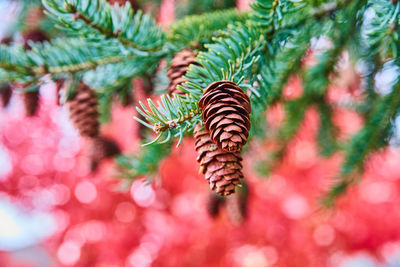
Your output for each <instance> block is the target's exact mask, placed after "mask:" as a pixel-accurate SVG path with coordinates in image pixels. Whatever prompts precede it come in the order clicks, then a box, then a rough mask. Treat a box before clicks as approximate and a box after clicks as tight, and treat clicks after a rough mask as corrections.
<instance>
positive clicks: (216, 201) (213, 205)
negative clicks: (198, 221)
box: [207, 192, 224, 218]
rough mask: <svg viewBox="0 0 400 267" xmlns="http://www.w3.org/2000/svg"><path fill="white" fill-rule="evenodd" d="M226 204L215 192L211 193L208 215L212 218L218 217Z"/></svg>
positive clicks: (208, 202)
mask: <svg viewBox="0 0 400 267" xmlns="http://www.w3.org/2000/svg"><path fill="white" fill-rule="evenodd" d="M223 204H224V199H223V198H221V197H220V196H218V195H217V194H215V193H214V192H210V194H209V195H208V199H207V213H208V214H209V215H210V216H211V217H212V218H215V217H217V215H218V213H219V210H220V209H221V207H222V205H223Z"/></svg>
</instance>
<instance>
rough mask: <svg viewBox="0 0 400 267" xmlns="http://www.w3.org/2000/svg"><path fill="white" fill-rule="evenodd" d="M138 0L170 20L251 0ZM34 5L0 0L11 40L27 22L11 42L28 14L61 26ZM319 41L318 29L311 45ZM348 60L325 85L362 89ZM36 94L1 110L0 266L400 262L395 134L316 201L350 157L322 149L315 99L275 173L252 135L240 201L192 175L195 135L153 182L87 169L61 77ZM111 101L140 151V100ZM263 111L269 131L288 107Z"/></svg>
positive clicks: (125, 134) (347, 94) (344, 97)
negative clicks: (328, 196)
mask: <svg viewBox="0 0 400 267" xmlns="http://www.w3.org/2000/svg"><path fill="white" fill-rule="evenodd" d="M28 2H29V1H28ZM34 2H35V1H32V3H34ZM111 2H121V3H122V2H125V1H116V0H114V1H111ZM130 2H131V3H132V4H133V5H134V6H135V7H139V8H142V9H143V10H145V11H146V12H149V13H152V14H153V16H154V17H156V18H157V21H158V23H159V24H161V25H163V26H164V27H166V28H167V27H168V24H169V23H170V22H171V21H173V20H174V19H179V18H181V17H183V16H185V15H187V14H198V13H202V12H207V11H210V10H215V9H220V8H230V7H237V8H240V9H246V8H248V6H247V3H246V1H245V0H243V1H242V0H240V1H237V2H236V1H229V0H219V1H218V0H207V1H185V0H179V1H176V3H175V1H173V0H162V1H161V0H160V1H130ZM35 8H37V6H36V5H34V4H32V7H29V9H27V6H26V5H22V4H20V3H18V2H17V1H11V0H10V1H6V0H0V36H1V38H2V40H3V42H6V39H7V37H9V34H10V33H12V32H15V29H17V28H18V29H22V30H21V33H18V34H16V35H15V36H14V42H20V43H23V42H24V39H26V36H24V31H25V30H26V28H27V27H28V28H29V27H33V25H34V27H36V28H40V29H41V30H42V31H44V32H50V33H51V31H56V29H54V28H53V24H52V23H51V22H49V21H48V20H46V19H42V14H41V11H40V9H39V10H36V11H35ZM32 10H34V12H33V11H32ZM28 11H29V16H27V15H26V13H27V12H28ZM22 16H23V18H24V20H21V18H22ZM38 18H40V19H38ZM27 19H28V21H29V23H27V22H26V21H27ZM323 45H324V44H323V42H321V41H320V42H319V43H318V44H316V45H315V51H316V52H317V51H318V46H323ZM310 60H312V59H310ZM356 67H357V66H356ZM341 68H342V72H341V73H342V75H340V77H339V78H338V79H337V81H336V82H335V83H334V84H333V85H332V86H331V88H330V97H331V98H332V99H335V100H337V101H339V102H340V103H346V101H348V100H349V99H354V98H356V97H357V88H358V87H359V86H360V85H359V83H360V81H359V79H358V78H357V71H356V69H353V65H352V64H350V63H349V62H348V61H346V57H344V59H343V62H342V65H341ZM394 75H396V72H395V73H393V70H388V71H387V72H385V73H382V75H381V76H382V77H378V78H379V81H378V85H379V84H380V85H381V87H382V88H383V89H382V90H384V88H385V82H386V83H387V82H388V81H390V79H391V77H393V76H394ZM134 83H135V100H134V101H139V100H141V99H143V95H144V93H143V91H144V89H143V81H141V80H138V79H136V80H134ZM300 91H301V82H300V81H299V79H298V78H296V77H293V78H292V79H291V80H290V82H289V84H288V85H287V86H286V88H285V96H286V97H288V98H290V97H295V96H296V94H299V92H300ZM40 96H41V97H40V103H39V111H38V112H36V114H35V115H34V116H31V117H26V116H25V109H24V101H23V99H22V96H21V95H19V94H18V93H14V94H13V96H12V97H11V99H10V102H9V103H8V105H7V108H3V109H1V111H0V266H1V267H2V266H4V267H28V266H37V267H50V266H78V267H79V266H82V267H84V266H95V267H117V266H126V267H130V266H132V267H133V266H134V267H149V266H243V267H265V266H302V267H303V266H341V267H350V266H360V267H361V266H362V267H364V266H366V267H369V266H371V267H375V266H379V267H380V266H392V267H394V266H400V228H399V222H400V195H399V190H400V164H399V163H400V151H399V149H398V148H396V147H395V145H396V143H397V142H396V140H393V146H392V147H389V148H387V149H385V150H383V151H380V152H379V153H375V154H374V155H373V156H372V158H371V159H370V160H369V161H368V163H367V166H366V171H365V174H364V176H363V177H362V179H360V182H359V183H358V184H357V186H353V187H351V188H350V189H349V191H348V192H347V193H346V194H345V195H344V196H342V197H340V198H339V199H338V200H337V203H336V206H335V207H334V208H326V207H324V206H322V205H321V203H320V200H321V197H322V196H323V192H325V191H326V189H327V188H329V186H331V184H332V183H333V181H334V179H335V175H336V174H337V171H338V168H339V166H340V161H341V157H342V156H341V155H340V154H337V155H336V154H335V155H334V156H333V157H331V158H329V159H325V158H321V157H320V156H319V155H318V151H317V145H316V142H315V140H314V136H315V132H316V131H317V129H318V118H317V117H318V116H317V114H316V112H314V111H313V110H309V112H308V113H307V115H306V120H305V121H304V122H303V124H302V126H301V130H300V131H299V133H298V134H297V136H296V138H295V139H294V140H293V141H292V142H291V146H290V148H289V149H288V152H287V154H286V155H285V157H284V158H283V160H282V162H281V163H279V165H278V166H276V168H275V169H274V171H273V172H272V173H268V174H266V173H265V172H264V171H263V166H264V165H265V164H266V162H265V161H264V159H263V155H264V154H265V151H267V150H268V149H269V148H270V147H271V146H273V145H274V144H272V143H270V142H268V141H265V142H264V143H254V144H252V145H251V146H250V147H249V149H248V151H247V156H246V157H245V162H244V174H245V179H246V181H247V184H248V188H247V189H248V192H247V193H245V194H242V195H240V196H239V197H238V198H237V199H236V200H235V201H236V202H232V201H231V202H227V201H225V202H224V201H222V200H221V199H219V198H216V197H215V196H213V195H212V194H211V193H210V192H209V190H208V185H207V183H205V182H204V180H203V179H204V178H202V177H201V176H200V175H198V174H197V169H198V165H197V162H196V152H195V150H194V142H193V140H192V139H190V138H188V139H185V140H184V141H183V145H182V146H180V147H179V148H174V149H173V151H172V153H171V155H170V156H169V157H167V158H166V159H165V160H163V161H162V163H161V166H160V171H159V172H158V174H157V175H156V176H155V177H152V179H153V180H154V182H153V183H151V184H148V183H146V180H147V179H148V178H149V177H143V178H142V179H136V180H134V181H125V180H123V179H120V178H121V177H120V175H119V172H118V170H117V167H116V165H115V163H114V162H113V160H111V159H108V160H103V161H102V162H100V163H99V166H98V168H97V170H96V171H95V172H93V171H91V167H90V165H91V160H92V159H91V154H90V151H89V149H88V144H87V142H86V141H85V140H83V139H82V138H81V137H79V134H78V133H77V132H76V130H74V129H73V127H72V125H71V124H70V122H69V120H68V112H67V110H66V109H65V108H64V107H61V106H59V105H57V99H58V92H57V85H56V84H55V83H53V82H47V83H46V84H45V85H43V86H42V87H41V89H40ZM114 105H115V108H113V110H112V114H111V117H112V119H111V121H110V122H109V123H108V124H106V125H104V126H103V127H102V130H101V131H102V135H103V136H105V137H108V138H111V139H112V140H114V141H115V142H116V143H117V144H118V146H119V147H120V148H121V150H122V151H124V152H125V151H128V152H131V153H135V152H137V151H139V149H140V143H139V142H140V138H139V135H140V129H139V126H138V123H137V122H135V121H134V120H133V116H134V115H135V111H134V109H133V108H132V107H124V106H122V105H121V104H120V103H115V104H114ZM267 114H268V115H267V121H268V123H269V125H270V126H271V129H270V133H269V134H273V131H274V129H276V128H277V127H278V126H279V124H280V122H281V121H282V119H283V109H282V106H280V105H279V104H278V105H275V106H272V107H270V108H269V110H268V112H267ZM334 120H335V123H336V124H337V125H338V126H339V128H340V131H341V133H342V134H343V138H345V137H348V136H349V135H351V134H352V133H354V132H355V131H357V130H358V129H359V128H360V127H361V125H362V119H361V118H360V117H359V116H358V115H357V114H356V113H355V112H352V111H350V110H345V111H344V110H336V111H335V114H334ZM397 124H399V123H397ZM232 203H234V204H232ZM235 203H236V204H235Z"/></svg>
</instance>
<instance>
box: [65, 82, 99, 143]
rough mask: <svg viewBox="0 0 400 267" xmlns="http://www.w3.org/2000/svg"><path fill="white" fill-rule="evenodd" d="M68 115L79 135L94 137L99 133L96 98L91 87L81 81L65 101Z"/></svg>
mask: <svg viewBox="0 0 400 267" xmlns="http://www.w3.org/2000/svg"><path fill="white" fill-rule="evenodd" d="M67 104H68V108H69V117H70V120H71V121H72V123H73V124H74V126H75V128H76V129H78V131H79V133H80V135H81V136H85V137H96V136H97V135H98V133H99V127H100V126H99V122H98V120H97V118H98V116H99V112H98V110H97V98H96V95H95V93H94V92H93V90H92V89H90V88H89V86H87V85H86V84H84V83H81V84H80V85H79V87H78V89H77V91H76V93H75V95H74V96H73V97H72V99H69V100H68V101H67Z"/></svg>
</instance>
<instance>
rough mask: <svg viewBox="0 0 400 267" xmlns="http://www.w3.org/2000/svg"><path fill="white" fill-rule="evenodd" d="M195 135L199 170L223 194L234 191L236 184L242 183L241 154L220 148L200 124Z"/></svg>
mask: <svg viewBox="0 0 400 267" xmlns="http://www.w3.org/2000/svg"><path fill="white" fill-rule="evenodd" d="M194 137H195V140H196V143H195V144H196V151H197V153H198V156H197V161H198V162H199V163H200V169H199V172H200V173H202V174H204V175H205V178H206V179H207V180H208V182H209V184H210V188H211V189H212V190H215V191H216V193H217V194H219V195H221V196H227V195H230V194H232V193H234V192H235V187H236V185H240V178H243V174H242V164H241V161H242V157H241V155H240V154H239V153H231V152H226V151H223V150H221V149H219V148H218V147H217V145H216V144H214V143H213V142H212V141H211V139H210V135H209V134H208V132H207V131H206V130H204V129H203V128H202V126H200V125H198V124H197V125H196V127H195V129H194Z"/></svg>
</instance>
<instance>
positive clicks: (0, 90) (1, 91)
mask: <svg viewBox="0 0 400 267" xmlns="http://www.w3.org/2000/svg"><path fill="white" fill-rule="evenodd" d="M11 95H12V90H11V86H10V84H9V83H4V84H1V85H0V97H1V105H2V106H3V108H6V107H7V106H8V103H10V99H11Z"/></svg>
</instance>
